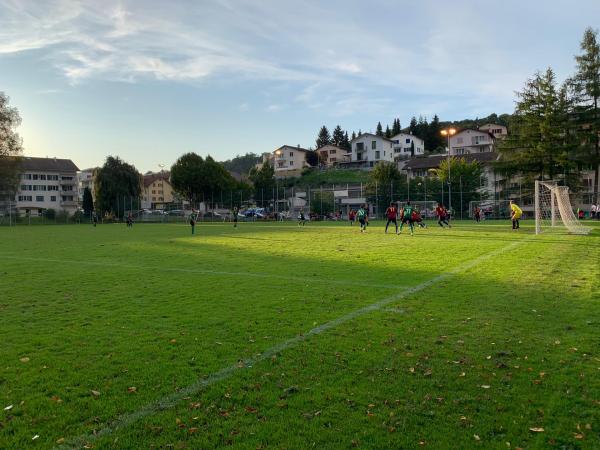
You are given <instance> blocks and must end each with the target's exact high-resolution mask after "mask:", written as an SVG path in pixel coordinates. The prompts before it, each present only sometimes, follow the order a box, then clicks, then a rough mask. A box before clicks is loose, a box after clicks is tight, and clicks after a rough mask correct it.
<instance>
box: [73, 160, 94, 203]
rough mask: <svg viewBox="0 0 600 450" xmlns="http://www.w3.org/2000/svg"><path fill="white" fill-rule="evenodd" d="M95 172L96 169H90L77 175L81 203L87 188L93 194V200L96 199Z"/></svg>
mask: <svg viewBox="0 0 600 450" xmlns="http://www.w3.org/2000/svg"><path fill="white" fill-rule="evenodd" d="M95 170H96V169H93V168H90V169H85V170H82V171H81V172H79V173H77V187H78V197H79V201H80V202H83V191H84V190H85V188H88V189H89V190H90V191H91V193H92V198H93V199H96V192H95V191H94V171H95Z"/></svg>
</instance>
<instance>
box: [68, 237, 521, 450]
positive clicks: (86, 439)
mask: <svg viewBox="0 0 600 450" xmlns="http://www.w3.org/2000/svg"><path fill="white" fill-rule="evenodd" d="M523 242H525V240H521V241H518V242H513V243H512V244H509V245H507V246H506V247H503V248H500V249H497V250H494V251H492V252H490V253H487V254H485V255H482V256H479V257H477V258H475V259H473V260H471V261H469V262H466V263H464V264H462V265H460V266H458V267H455V268H454V269H451V270H449V271H448V272H444V273H442V274H440V275H438V276H436V277H434V278H431V279H429V280H427V281H425V282H423V283H421V284H418V285H417V286H414V287H411V288H408V289H405V290H403V291H401V292H399V293H397V294H394V295H390V296H389V297H385V298H383V299H381V300H379V301H378V302H376V303H372V304H370V305H368V306H365V307H363V308H360V309H357V310H354V311H351V312H349V313H347V314H344V315H343V316H340V317H338V318H337V319H333V320H331V321H329V322H326V323H324V324H322V325H319V326H318V327H315V328H313V329H311V330H309V331H307V332H306V333H305V334H300V335H297V336H295V337H293V338H290V339H288V340H286V341H283V342H281V343H279V344H277V345H275V346H273V347H271V348H269V349H267V350H265V351H264V352H263V353H259V354H257V355H256V356H254V357H252V358H248V359H246V360H244V361H242V363H237V364H233V365H231V366H227V367H224V368H223V369H221V370H219V371H217V372H213V373H212V374H209V375H208V376H206V377H205V378H201V379H198V380H197V381H196V382H195V383H193V384H191V385H189V386H187V387H185V388H183V389H181V390H180V391H177V392H176V393H174V394H171V395H168V396H166V397H163V398H161V399H159V400H156V401H154V402H152V403H148V404H147V405H145V406H143V407H142V408H141V409H139V410H137V411H134V412H131V413H125V414H121V415H120V416H118V417H117V418H115V419H114V420H113V421H112V422H110V423H109V424H107V425H106V426H105V427H104V428H101V429H99V430H97V431H96V432H95V433H94V434H83V435H80V436H77V437H74V438H71V439H69V440H68V441H67V443H66V444H64V445H61V446H60V447H59V448H72V447H81V446H82V445H85V444H86V443H90V442H92V441H94V440H96V439H98V438H101V437H103V436H108V435H110V434H112V433H114V432H115V431H117V430H120V429H123V428H126V427H128V426H129V425H131V424H133V423H134V422H137V421H138V420H140V419H142V418H144V417H147V416H150V415H152V414H154V413H156V412H158V411H162V410H165V409H169V408H172V407H174V406H175V405H177V404H178V403H179V402H181V401H182V400H183V399H184V398H185V397H189V396H191V395H193V394H196V393H198V392H199V391H201V390H202V389H204V388H206V387H208V386H211V385H213V384H215V383H217V382H219V381H221V380H224V379H226V378H229V377H230V376H232V375H233V374H234V373H236V372H237V371H240V370H242V369H247V368H251V367H252V366H254V365H255V364H257V363H259V362H261V361H264V360H266V359H269V358H271V357H272V356H273V355H276V354H277V353H279V352H282V351H284V350H287V349H289V348H290V347H293V346H295V345H296V344H299V343H300V342H303V341H305V340H306V339H308V338H310V337H311V336H315V335H318V334H321V333H323V332H325V331H328V330H330V329H332V328H334V327H337V326H338V325H341V324H344V323H346V322H349V321H350V320H353V319H356V318H357V317H360V316H363V315H365V314H367V313H369V312H372V311H378V310H380V309H382V308H383V307H385V306H387V305H389V304H391V303H394V302H396V301H398V300H401V299H403V298H405V297H408V296H409V295H412V294H415V293H417V292H420V291H422V290H424V289H426V288H428V287H430V286H432V285H434V284H437V283H439V282H440V281H442V280H445V279H447V278H450V277H452V276H453V275H456V274H458V273H461V272H464V271H466V270H469V269H472V268H473V267H476V266H477V265H479V264H480V263H482V262H483V261H485V260H487V259H490V258H492V257H494V256H497V255H499V254H501V253H504V252H506V251H508V250H512V249H514V248H515V247H517V246H518V245H521V244H522V243H523Z"/></svg>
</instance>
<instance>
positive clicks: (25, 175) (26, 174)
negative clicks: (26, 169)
mask: <svg viewBox="0 0 600 450" xmlns="http://www.w3.org/2000/svg"><path fill="white" fill-rule="evenodd" d="M22 178H23V179H24V180H31V174H30V173H24V174H23V176H22Z"/></svg>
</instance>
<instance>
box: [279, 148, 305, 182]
mask: <svg viewBox="0 0 600 450" xmlns="http://www.w3.org/2000/svg"><path fill="white" fill-rule="evenodd" d="M308 151H309V150H307V149H305V148H302V147H300V146H297V147H293V146H291V145H282V146H281V147H279V148H278V149H276V150H275V151H273V167H274V168H275V173H276V174H277V173H278V172H279V174H280V175H281V174H283V173H285V172H289V171H294V170H296V171H299V170H302V169H304V168H305V167H309V165H308V163H307V162H306V153H307V152H308Z"/></svg>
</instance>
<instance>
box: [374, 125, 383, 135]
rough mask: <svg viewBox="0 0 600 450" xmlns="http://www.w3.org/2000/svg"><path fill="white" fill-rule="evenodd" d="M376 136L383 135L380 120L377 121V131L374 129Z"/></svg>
mask: <svg viewBox="0 0 600 450" xmlns="http://www.w3.org/2000/svg"><path fill="white" fill-rule="evenodd" d="M375 134H376V135H377V136H383V127H382V126H381V122H377V131H375Z"/></svg>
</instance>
